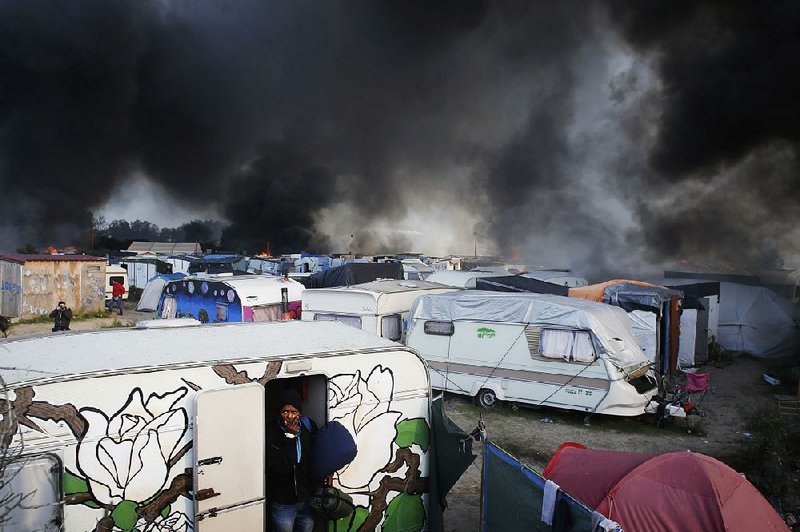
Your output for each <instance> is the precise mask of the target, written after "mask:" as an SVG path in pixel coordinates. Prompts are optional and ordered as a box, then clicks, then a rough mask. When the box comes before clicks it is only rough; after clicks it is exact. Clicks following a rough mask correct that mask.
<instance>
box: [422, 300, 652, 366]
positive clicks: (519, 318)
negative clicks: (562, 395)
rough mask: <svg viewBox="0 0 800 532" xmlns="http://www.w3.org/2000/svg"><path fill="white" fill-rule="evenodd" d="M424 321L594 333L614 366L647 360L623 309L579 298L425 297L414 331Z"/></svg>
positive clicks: (635, 364) (629, 364)
mask: <svg viewBox="0 0 800 532" xmlns="http://www.w3.org/2000/svg"><path fill="white" fill-rule="evenodd" d="M418 320H419V321H418ZM424 320H433V321H480V322H499V323H520V324H525V323H533V324H536V325H541V326H542V327H546V326H548V325H550V326H554V327H555V328H564V329H578V330H586V331H589V330H590V331H592V332H594V334H595V336H596V337H597V339H598V340H599V341H600V343H601V344H602V346H603V347H604V348H605V351H606V353H607V354H606V355H605V357H607V358H608V359H609V360H610V361H611V362H612V363H613V364H614V365H615V366H617V367H620V368H623V369H625V368H633V367H640V366H641V365H643V364H646V363H647V362H648V361H647V359H646V358H645V356H644V353H642V350H641V349H640V348H639V345H638V343H637V342H636V339H635V337H634V335H633V331H632V330H631V324H630V320H629V319H628V316H627V314H626V313H625V311H624V310H622V309H621V308H618V307H613V306H611V305H604V304H602V303H595V302H593V301H588V300H585V299H580V298H574V297H562V296H553V295H549V294H516V293H514V294H511V293H500V292H485V291H481V290H465V291H459V292H449V293H446V294H436V295H424V296H421V297H420V298H419V299H417V300H416V301H415V302H414V305H413V306H412V307H411V312H410V314H409V321H410V322H411V323H412V325H411V326H412V327H414V326H416V324H417V323H421V322H423V321H424ZM409 334H410V333H409Z"/></svg>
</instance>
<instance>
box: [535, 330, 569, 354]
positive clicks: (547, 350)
mask: <svg viewBox="0 0 800 532" xmlns="http://www.w3.org/2000/svg"><path fill="white" fill-rule="evenodd" d="M541 345H542V356H544V357H546V358H559V359H563V360H569V356H570V353H572V331H559V330H557V329H545V330H543V331H542V339H541Z"/></svg>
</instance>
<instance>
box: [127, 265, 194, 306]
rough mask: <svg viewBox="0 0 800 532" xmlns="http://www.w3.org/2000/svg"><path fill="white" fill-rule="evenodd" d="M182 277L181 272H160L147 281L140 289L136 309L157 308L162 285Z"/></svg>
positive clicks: (162, 288)
mask: <svg viewBox="0 0 800 532" xmlns="http://www.w3.org/2000/svg"><path fill="white" fill-rule="evenodd" d="M182 277H183V275H182V274H175V273H173V274H161V275H156V276H155V277H153V278H152V279H150V280H149V281H147V284H146V285H145V287H144V290H142V295H141V296H140V297H139V304H138V305H136V310H138V311H140V312H155V310H156V309H157V308H158V302H159V300H160V299H161V292H162V291H163V290H164V285H166V284H167V283H168V282H169V281H173V280H175V279H180V278H182Z"/></svg>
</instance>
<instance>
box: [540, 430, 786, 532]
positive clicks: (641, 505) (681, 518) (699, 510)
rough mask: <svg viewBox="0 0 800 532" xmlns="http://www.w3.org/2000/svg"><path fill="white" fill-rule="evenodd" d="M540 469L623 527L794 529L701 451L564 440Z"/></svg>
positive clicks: (652, 531)
mask: <svg viewBox="0 0 800 532" xmlns="http://www.w3.org/2000/svg"><path fill="white" fill-rule="evenodd" d="M543 475H544V477H545V478H549V479H550V480H552V481H553V482H555V483H556V484H558V485H559V486H560V487H561V488H562V489H563V490H564V491H566V492H567V493H569V494H570V495H572V496H573V497H575V498H577V499H580V500H581V501H583V502H584V503H585V504H586V505H587V506H589V507H590V508H594V509H595V510H597V511H598V512H600V513H602V514H603V515H605V516H606V517H608V518H609V519H612V520H614V521H616V522H617V523H619V524H620V525H621V526H622V528H623V530H625V531H626V532H634V531H637V530H641V531H647V532H655V531H660V530H663V531H673V530H681V531H685V532H689V531H695V530H696V531H698V532H705V531H712V530H741V531H751V530H759V531H767V530H781V531H788V530H789V528H788V527H787V526H786V524H785V523H784V522H783V519H781V517H780V516H779V515H778V513H777V512H776V511H775V510H774V509H773V508H772V506H770V505H769V503H768V502H767V501H766V499H764V497H763V496H762V495H761V493H760V492H759V491H758V490H757V489H756V488H755V487H754V486H753V485H752V484H750V482H748V481H747V480H746V479H745V478H744V477H743V476H741V475H740V474H739V473H737V472H736V471H734V470H733V469H731V468H730V467H728V466H726V465H725V464H723V463H722V462H720V461H718V460H715V459H713V458H711V457H709V456H705V455H702V454H697V453H692V452H672V453H665V454H643V453H626V452H621V451H599V450H591V449H586V448H585V447H583V446H582V445H579V444H574V443H565V444H562V445H561V447H559V448H558V450H557V451H556V453H555V454H554V455H553V458H551V459H550V463H549V464H547V467H546V468H545V470H544V472H543Z"/></svg>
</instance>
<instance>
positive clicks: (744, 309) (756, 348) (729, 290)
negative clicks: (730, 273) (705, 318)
mask: <svg viewBox="0 0 800 532" xmlns="http://www.w3.org/2000/svg"><path fill="white" fill-rule="evenodd" d="M719 299H720V311H719V343H720V345H721V346H722V347H724V348H725V349H727V350H728V351H743V352H746V353H749V354H751V355H754V356H757V357H763V358H780V357H786V356H797V355H798V352H800V311H799V310H798V307H797V305H795V304H793V303H792V302H790V301H789V300H788V299H783V298H781V297H779V296H777V295H775V293H774V292H772V291H771V290H769V289H768V288H763V287H760V286H748V285H743V284H737V283H725V282H723V283H720V296H719Z"/></svg>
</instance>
